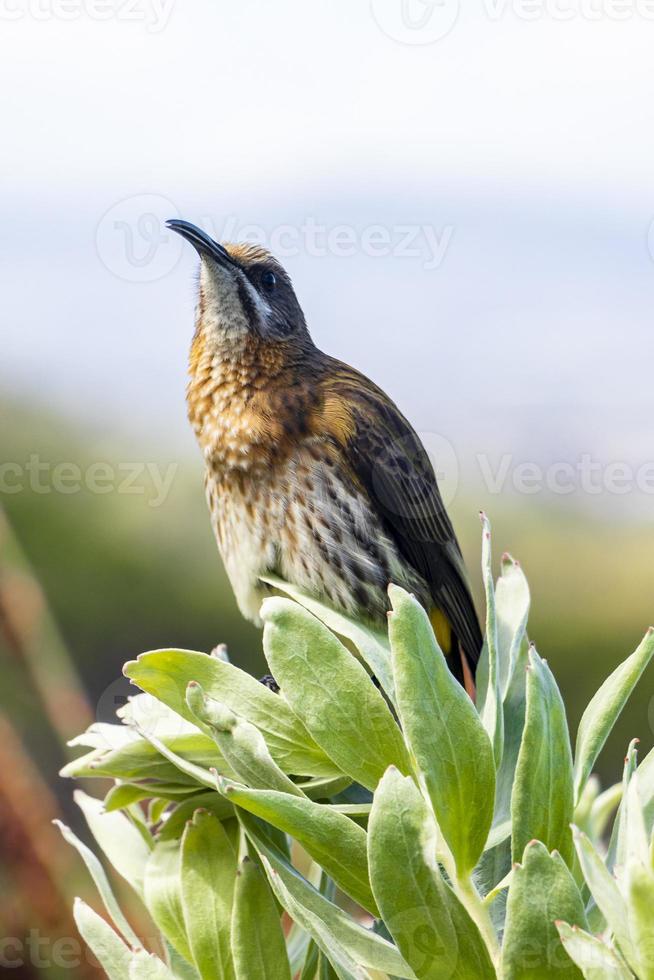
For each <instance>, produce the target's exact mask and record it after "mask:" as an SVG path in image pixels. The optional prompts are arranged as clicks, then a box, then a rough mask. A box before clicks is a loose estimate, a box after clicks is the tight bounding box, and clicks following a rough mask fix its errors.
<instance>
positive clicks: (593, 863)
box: [574, 828, 633, 960]
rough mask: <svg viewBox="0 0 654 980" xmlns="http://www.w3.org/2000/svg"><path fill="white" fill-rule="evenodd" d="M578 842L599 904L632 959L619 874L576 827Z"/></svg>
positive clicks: (580, 858)
mask: <svg viewBox="0 0 654 980" xmlns="http://www.w3.org/2000/svg"><path fill="white" fill-rule="evenodd" d="M574 843H575V848H576V850H577V857H578V858H579V864H580V867H581V870H582V872H583V875H584V879H585V881H586V884H587V885H588V887H589V889H590V892H591V894H592V896H593V899H594V901H595V904H596V905H597V907H598V909H599V910H600V912H601V913H602V915H603V916H604V919H605V920H606V922H607V923H608V925H609V927H610V929H611V931H612V932H613V935H614V936H615V938H616V940H617V942H618V943H619V945H620V948H621V949H622V952H623V953H624V954H625V956H627V958H628V959H630V960H633V948H632V942H631V938H630V935H629V923H628V920H627V908H626V906H625V902H624V899H623V897H622V895H621V894H620V889H619V888H618V884H617V882H616V880H615V878H614V877H613V876H612V875H611V873H610V871H609V870H608V868H607V867H606V865H605V864H604V861H603V860H602V858H601V857H600V855H599V854H598V853H597V851H596V850H595V848H594V846H593V845H592V843H591V842H590V841H589V839H588V837H586V835H585V834H582V833H580V832H579V831H577V830H576V828H575V833H574Z"/></svg>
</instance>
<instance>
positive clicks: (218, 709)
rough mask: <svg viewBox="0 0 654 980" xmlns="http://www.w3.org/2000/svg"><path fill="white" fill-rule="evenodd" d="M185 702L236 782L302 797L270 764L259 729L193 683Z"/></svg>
mask: <svg viewBox="0 0 654 980" xmlns="http://www.w3.org/2000/svg"><path fill="white" fill-rule="evenodd" d="M186 701H187V704H188V706H189V708H190V710H191V711H192V712H193V714H194V716H195V717H196V718H198V719H199V720H200V721H201V722H202V724H204V725H206V726H207V728H208V729H209V731H210V732H211V735H212V737H213V739H214V741H215V742H216V745H217V746H218V748H219V749H220V752H221V755H222V756H223V758H224V759H225V760H226V761H227V762H228V764H229V766H230V767H231V769H232V771H233V772H234V774H235V776H236V779H238V780H239V781H240V782H242V783H245V784H246V786H251V787H252V788H253V789H274V790H279V791H280V792H282V793H291V794H293V795H294V796H303V795H304V794H303V792H302V790H301V789H299V788H298V786H297V784H296V783H294V782H293V780H292V779H289V777H288V776H287V775H286V774H285V773H284V772H282V770H281V769H280V768H279V766H278V765H277V763H276V762H275V761H274V760H273V758H272V756H271V754H270V752H269V751H268V746H267V745H266V742H265V739H264V737H263V735H262V734H261V732H260V731H259V729H258V728H255V726H254V725H252V724H251V723H250V722H249V721H245V720H244V719H243V718H239V717H238V716H237V715H235V714H234V712H233V711H231V710H230V709H229V708H228V707H227V706H226V705H224V704H221V703H220V701H216V700H214V699H213V698H208V697H207V696H206V695H205V693H204V691H203V690H202V688H201V687H200V685H199V684H197V683H196V682H195V681H191V683H190V684H189V686H188V690H187V693H186Z"/></svg>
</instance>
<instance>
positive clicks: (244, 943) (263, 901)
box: [232, 857, 291, 980]
mask: <svg viewBox="0 0 654 980" xmlns="http://www.w3.org/2000/svg"><path fill="white" fill-rule="evenodd" d="M232 953H233V956H234V967H235V971H236V980H253V978H255V977H256V978H257V980H291V968H290V965H289V962H288V956H287V955H286V943H285V942H284V933H283V932H282V926H281V922H280V918H279V911H278V909H277V905H276V903H275V899H274V897H273V895H272V893H271V891H270V887H269V885H268V882H267V881H266V878H265V876H264V875H263V874H262V873H261V871H260V870H259V868H258V867H257V865H256V864H255V862H254V861H252V860H251V859H250V858H248V857H246V858H244V859H243V861H242V862H241V864H240V867H239V870H238V873H237V876H236V888H235V892H234V915H233V919H232Z"/></svg>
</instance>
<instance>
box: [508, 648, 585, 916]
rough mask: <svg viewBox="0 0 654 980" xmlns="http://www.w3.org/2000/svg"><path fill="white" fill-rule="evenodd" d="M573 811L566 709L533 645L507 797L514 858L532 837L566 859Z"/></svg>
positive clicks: (567, 857) (570, 757)
mask: <svg viewBox="0 0 654 980" xmlns="http://www.w3.org/2000/svg"><path fill="white" fill-rule="evenodd" d="M572 814H573V789H572V755H571V751H570V737H569V734H568V723H567V720H566V716H565V708H564V706H563V701H562V699H561V695H560V693H559V689H558V687H557V686H556V681H555V680H554V677H553V676H552V673H551V671H550V669H549V667H548V666H547V663H546V661H544V660H541V658H540V657H539V656H538V654H537V653H536V651H535V650H534V649H533V647H532V649H531V650H530V651H529V664H528V667H527V708H526V717H525V728H524V732H523V736H522V744H521V746H520V754H519V756H518V765H517V768H516V775H515V783H514V787H513V796H512V799H511V818H512V823H513V837H512V854H513V860H514V861H517V860H519V859H520V857H521V856H522V852H523V851H524V849H525V847H526V846H527V844H528V843H529V841H531V840H533V839H534V838H535V839H537V840H539V841H542V843H543V844H544V845H545V846H546V848H547V849H548V850H558V851H559V852H560V853H561V855H562V857H563V859H564V860H565V861H566V863H567V864H570V861H571V860H572V854H573V848H572V834H571V832H570V823H571V821H572ZM561 918H565V916H561Z"/></svg>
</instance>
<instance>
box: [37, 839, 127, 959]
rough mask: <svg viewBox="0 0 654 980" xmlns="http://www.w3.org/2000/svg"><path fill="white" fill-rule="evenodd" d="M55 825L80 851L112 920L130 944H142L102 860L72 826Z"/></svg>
mask: <svg viewBox="0 0 654 980" xmlns="http://www.w3.org/2000/svg"><path fill="white" fill-rule="evenodd" d="M53 823H54V825H55V826H56V827H58V828H59V830H60V831H61V835H62V837H63V838H64V840H65V841H67V842H68V843H69V844H71V845H72V846H73V847H74V848H75V849H76V850H77V852H78V853H79V855H80V857H81V858H82V860H83V861H84V864H85V865H86V867H87V869H88V872H89V874H90V875H91V878H92V879H93V882H94V884H95V887H96V888H97V889H98V892H99V894H100V898H101V899H102V901H103V903H104V907H105V908H106V910H107V912H108V913H109V915H110V916H111V918H112V921H113V923H114V925H115V926H116V928H117V929H118V930H119V932H120V933H122V936H123V938H124V939H125V941H126V942H127V943H129V945H130V946H140V945H141V942H140V940H139V938H138V936H137V935H136V933H135V932H134V930H133V929H132V927H131V926H130V924H129V922H128V921H127V919H126V918H125V916H124V915H123V913H122V911H121V908H120V906H119V904H118V902H117V901H116V899H115V897H114V893H113V892H112V890H111V885H110V884H109V879H108V878H107V875H106V873H105V870H104V868H103V867H102V865H101V864H100V861H99V860H98V858H97V857H96V856H95V854H94V853H93V851H92V850H91V849H90V848H88V847H87V846H86V844H83V843H82V841H81V840H79V838H78V837H76V836H75V834H74V833H73V832H72V830H71V829H70V827H67V826H66V824H64V823H62V822H61V820H54V821H53Z"/></svg>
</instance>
